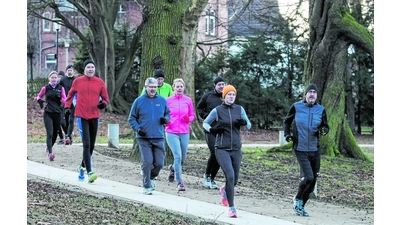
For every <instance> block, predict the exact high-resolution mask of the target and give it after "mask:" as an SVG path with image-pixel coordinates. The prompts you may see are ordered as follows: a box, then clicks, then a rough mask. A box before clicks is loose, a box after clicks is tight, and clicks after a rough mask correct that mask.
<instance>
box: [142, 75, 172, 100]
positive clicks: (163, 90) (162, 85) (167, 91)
mask: <svg viewBox="0 0 400 225" xmlns="http://www.w3.org/2000/svg"><path fill="white" fill-rule="evenodd" d="M154 78H156V80H157V84H158V88H157V94H159V95H161V96H162V97H164V98H167V97H169V96H172V95H173V94H174V91H173V90H172V86H171V85H170V84H168V83H167V82H164V80H165V73H164V71H163V70H162V69H157V70H155V72H154ZM145 92H146V89H145V88H143V91H142V94H144V93H145Z"/></svg>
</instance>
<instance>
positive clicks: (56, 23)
mask: <svg viewBox="0 0 400 225" xmlns="http://www.w3.org/2000/svg"><path fill="white" fill-rule="evenodd" d="M53 22H54V27H55V29H56V66H55V67H54V69H55V71H58V31H59V30H60V24H59V22H61V19H60V18H54V19H53Z"/></svg>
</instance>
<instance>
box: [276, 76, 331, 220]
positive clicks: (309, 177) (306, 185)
mask: <svg viewBox="0 0 400 225" xmlns="http://www.w3.org/2000/svg"><path fill="white" fill-rule="evenodd" d="M317 92H318V87H317V85H315V84H310V85H309V86H308V87H307V89H306V93H305V96H306V97H305V100H304V101H300V102H296V103H294V104H293V105H292V106H291V107H290V109H289V112H288V114H287V115H286V117H285V119H284V121H283V130H284V135H285V138H286V141H287V142H291V141H293V150H294V152H295V154H296V157H297V161H298V163H299V165H300V171H301V174H302V175H301V176H302V177H301V180H300V183H299V186H298V190H297V194H296V195H295V196H294V197H293V210H294V211H295V212H296V214H297V215H299V216H309V214H308V213H307V211H306V210H305V208H304V206H305V204H306V203H307V201H308V199H309V197H310V194H311V193H312V192H313V190H314V187H315V184H316V182H317V177H318V173H319V169H320V162H321V152H320V149H319V138H320V136H321V135H322V136H325V135H326V134H328V132H329V125H328V119H327V116H326V111H325V108H324V107H323V106H322V105H320V104H318V103H317V102H316V101H317ZM293 121H294V124H293V130H292V134H291V132H290V131H291V124H292V122H293Z"/></svg>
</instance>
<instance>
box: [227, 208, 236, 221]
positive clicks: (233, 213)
mask: <svg viewBox="0 0 400 225" xmlns="http://www.w3.org/2000/svg"><path fill="white" fill-rule="evenodd" d="M228 215H229V217H231V218H237V212H236V208H235V207H229V211H228Z"/></svg>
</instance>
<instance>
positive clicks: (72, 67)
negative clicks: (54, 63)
mask: <svg viewBox="0 0 400 225" xmlns="http://www.w3.org/2000/svg"><path fill="white" fill-rule="evenodd" d="M68 69H74V66H73V65H68V66H67V68H66V69H65V70H66V71H67V70H68Z"/></svg>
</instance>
